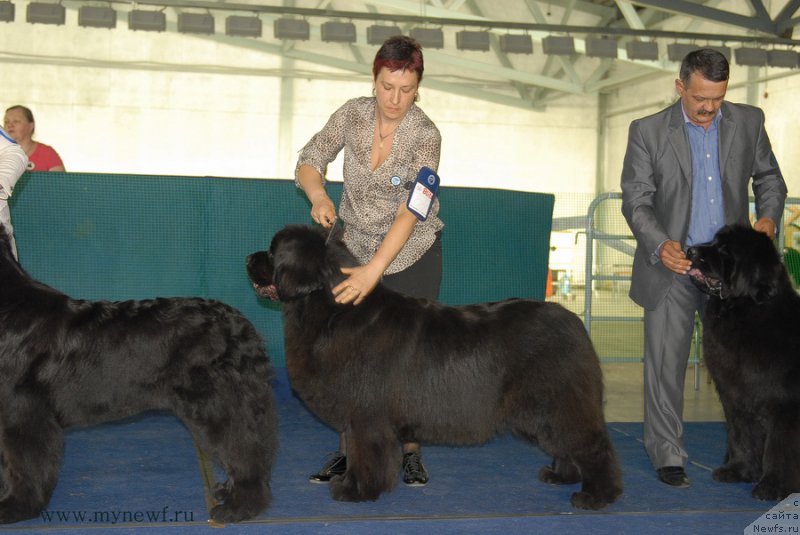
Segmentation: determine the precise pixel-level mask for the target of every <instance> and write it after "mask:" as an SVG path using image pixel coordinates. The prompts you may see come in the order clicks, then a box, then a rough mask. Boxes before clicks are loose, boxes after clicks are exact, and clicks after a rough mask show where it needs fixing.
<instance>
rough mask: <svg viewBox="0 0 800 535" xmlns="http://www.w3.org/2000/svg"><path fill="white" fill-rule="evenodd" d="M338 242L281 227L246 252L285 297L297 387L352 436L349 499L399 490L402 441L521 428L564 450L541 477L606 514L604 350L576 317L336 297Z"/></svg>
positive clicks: (522, 306)
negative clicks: (568, 487) (600, 353)
mask: <svg viewBox="0 0 800 535" xmlns="http://www.w3.org/2000/svg"><path fill="white" fill-rule="evenodd" d="M353 265H356V262H355V259H354V258H353V257H352V255H351V254H350V253H349V251H348V250H347V249H346V247H345V246H344V244H342V243H341V242H340V241H336V240H334V241H331V242H330V243H328V244H326V240H325V235H324V233H323V232H319V231H317V230H315V229H312V228H310V227H305V226H289V227H286V228H284V229H283V230H281V231H280V232H278V233H277V234H276V235H275V236H274V238H273V240H272V244H271V247H270V249H269V251H262V252H257V253H253V254H252V255H250V256H249V257H248V259H247V267H248V273H249V274H250V278H251V279H252V281H253V283H254V285H255V287H256V289H257V290H258V292H259V294H260V295H262V296H265V297H270V296H272V297H277V298H279V299H280V301H281V302H282V308H283V314H284V334H285V347H286V365H287V370H288V373H289V378H290V380H291V384H292V387H293V389H294V390H295V391H296V392H297V393H298V395H299V396H300V398H301V399H302V400H303V401H304V402H305V404H306V405H307V406H308V407H309V408H310V410H311V411H313V412H314V413H315V414H316V415H317V416H318V417H319V418H320V419H322V420H323V421H325V422H327V423H328V424H330V425H331V426H332V427H333V428H335V429H336V430H337V431H339V432H344V433H345V438H346V442H347V471H346V473H345V474H344V475H343V476H340V477H336V478H334V479H333V480H332V481H331V484H330V487H331V494H332V496H333V498H335V499H337V500H345V501H361V500H375V499H377V498H378V496H379V495H380V494H381V493H383V492H387V491H389V490H391V489H392V488H393V487H394V486H395V484H396V480H397V475H398V467H399V466H400V464H401V462H400V461H401V444H402V443H404V442H423V443H441V444H454V445H461V444H463V445H466V444H480V443H483V442H485V441H487V440H489V439H490V438H492V437H493V436H494V435H495V434H496V433H500V432H506V431H511V432H513V433H515V434H517V435H518V436H520V437H522V438H524V439H525V440H527V441H529V442H531V443H533V444H536V445H538V446H540V447H541V448H542V449H543V450H544V451H545V452H547V453H548V454H550V455H552V456H553V458H554V460H553V463H552V465H549V466H546V467H544V468H542V470H540V472H539V478H540V479H541V480H542V481H545V482H548V483H578V482H581V481H582V483H583V484H582V487H581V490H580V492H576V493H574V494H573V496H572V503H573V505H574V506H576V507H580V508H584V509H599V508H602V507H604V506H606V505H608V504H610V503H612V502H614V501H615V500H616V499H617V498H618V497H619V495H620V494H621V493H622V480H621V475H620V470H619V465H618V461H617V458H616V454H615V452H614V449H613V447H612V444H611V442H610V440H609V437H608V433H607V429H606V425H605V420H604V418H603V408H602V389H603V385H602V375H601V370H600V365H599V361H598V358H597V355H596V353H595V351H594V349H593V347H592V344H591V341H590V340H589V337H588V336H587V334H586V331H585V329H584V327H583V324H582V323H581V321H580V319H578V317H577V316H575V315H574V314H572V313H571V312H569V311H567V310H566V309H564V308H562V307H561V306H559V305H557V304H553V303H542V302H536V301H531V300H521V299H515V300H508V301H503V302H499V303H487V304H476V305H469V306H460V307H453V306H446V305H443V304H440V303H437V302H433V301H429V300H425V299H414V298H410V297H406V296H403V295H401V294H399V293H396V292H393V291H391V290H389V289H387V288H385V287H383V286H382V285H378V286H377V287H376V288H375V290H374V291H373V292H372V293H371V294H370V295H369V296H367V298H366V299H365V300H364V301H363V302H362V303H361V304H359V305H358V306H353V305H337V304H336V303H335V302H334V299H333V296H332V293H331V288H332V286H334V285H335V284H337V283H338V282H340V281H341V280H342V278H343V277H342V274H341V271H340V267H342V266H353Z"/></svg>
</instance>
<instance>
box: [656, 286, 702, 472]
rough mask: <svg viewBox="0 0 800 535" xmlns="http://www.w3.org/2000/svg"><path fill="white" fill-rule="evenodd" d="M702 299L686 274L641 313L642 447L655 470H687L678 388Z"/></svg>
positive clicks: (683, 372)
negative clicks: (679, 468)
mask: <svg viewBox="0 0 800 535" xmlns="http://www.w3.org/2000/svg"><path fill="white" fill-rule="evenodd" d="M706 301H707V297H706V295H705V294H703V293H702V292H700V290H698V289H697V288H695V286H694V285H693V284H692V282H691V281H690V280H689V277H687V276H679V275H675V281H674V283H673V284H672V287H671V288H670V290H669V292H668V293H667V296H666V297H665V298H664V300H663V301H662V302H661V303H660V304H659V305H658V306H657V307H656V308H655V309H654V310H645V311H644V346H645V348H644V446H645V449H646V450H647V454H648V455H649V457H650V461H651V462H652V463H653V466H654V467H655V468H661V467H663V466H686V460H687V458H688V454H687V452H686V449H685V448H684V445H683V387H684V384H685V381H686V366H687V363H688V361H689V351H690V349H691V345H692V332H693V330H694V318H695V312H699V313H700V316H701V317H702V316H703V313H704V312H705V304H706Z"/></svg>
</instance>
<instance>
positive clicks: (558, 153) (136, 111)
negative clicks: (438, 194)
mask: <svg viewBox="0 0 800 535" xmlns="http://www.w3.org/2000/svg"><path fill="white" fill-rule="evenodd" d="M16 6H17V16H16V20H15V21H14V22H12V23H0V51H2V52H0V68H2V80H3V91H2V94H1V95H2V96H0V106H2V109H3V110H4V109H5V108H6V107H8V106H10V105H13V104H23V105H26V106H28V107H30V108H31V109H32V110H33V112H34V115H35V118H36V125H37V129H36V136H35V138H36V139H38V140H40V141H42V142H44V143H47V144H50V145H53V146H54V147H55V148H56V149H57V150H58V152H59V153H60V155H61V156H62V158H63V159H64V162H65V165H66V167H67V170H68V171H81V172H110V173H141V174H167V175H198V176H204V175H208V176H234V177H260V178H288V177H290V176H291V175H292V173H293V170H294V163H295V159H296V154H297V151H298V150H300V148H301V147H302V146H303V145H304V144H305V142H306V141H307V140H308V139H309V138H310V137H311V135H313V133H314V132H316V131H317V130H319V129H320V128H321V127H322V126H323V124H324V123H325V121H326V120H327V119H328V117H329V116H330V114H331V113H332V112H333V111H334V110H335V109H336V108H337V107H338V106H340V105H341V104H342V103H343V102H344V101H345V100H346V99H348V98H352V97H355V96H360V95H369V94H371V91H372V83H371V78H370V77H369V76H367V75H365V76H360V77H359V76H357V75H352V74H349V75H345V76H342V75H341V73H338V74H339V76H338V77H339V78H340V79H341V80H335V79H318V78H315V77H314V76H313V75H310V76H309V77H308V78H293V79H289V80H287V81H283V82H282V79H281V78H280V76H279V75H280V72H281V67H282V61H284V60H282V59H281V58H280V57H279V56H278V55H273V54H265V53H263V52H254V51H250V50H247V49H246V48H238V47H233V46H229V45H226V44H221V43H217V42H213V41H210V40H208V39H203V38H198V37H195V36H188V35H183V34H179V33H177V32H175V31H167V32H164V33H153V32H141V31H140V32H135V31H131V30H128V29H127V21H126V18H125V17H124V16H120V17H119V21H118V27H117V28H116V29H114V30H106V29H92V28H81V27H79V26H78V24H77V13H76V12H75V11H74V10H70V9H68V10H67V23H66V24H65V25H64V26H50V25H41V24H28V23H26V22H25V20H24V19H25V4H24V3H23V2H16ZM218 24H220V21H219V20H218ZM265 27H266V28H267V32H266V33H269V34H271V31H269V28H268V23H265ZM217 31H220V30H219V29H218V30H217ZM265 39H269V38H267V37H265ZM275 44H276V45H277V44H279V42H277V41H276V42H275ZM319 44H320V46H338V45H330V44H325V43H319ZM42 57H46V58H47V61H46V62H45V63H39V62H40V61H41V58H42ZM76 57H77V58H87V59H91V60H95V61H102V62H105V64H106V65H107V66H104V67H102V68H98V67H86V66H74V64H75V62H74V61H73V60H69V61H68V63H69V64H68V65H56V64H54V63H59V62H67V59H66V58H76ZM165 64H169V65H178V66H180V65H182V64H187V65H192V66H208V69H207V70H208V71H209V72H208V73H200V74H199V73H192V72H174V70H173V71H170V70H160V69H163V68H164V65H165ZM137 66H140V67H143V68H145V70H136V69H135V68H133V67H137ZM214 66H225V67H229V68H241V69H250V70H256V69H257V70H258V72H252V71H251V73H249V74H246V75H230V74H216V73H214V72H213V70H214ZM295 67H297V68H300V69H303V68H305V69H306V70H308V71H309V72H311V71H312V68H313V69H314V70H319V67H317V66H310V65H308V66H304V65H303V64H302V62H299V61H298V62H296V63H295ZM262 73H263V74H262ZM430 73H431V67H430V66H428V69H427V70H426V75H430ZM421 95H422V100H421V101H420V106H421V107H422V108H423V110H425V112H426V113H427V114H428V115H429V116H430V117H431V118H432V119H433V120H434V122H435V123H436V124H437V126H438V127H439V129H440V130H441V132H442V137H443V146H442V158H441V163H440V174H441V176H442V180H443V183H444V184H446V185H458V186H484V187H494V188H503V189H519V190H525V191H545V192H560V191H580V192H591V191H593V190H594V175H595V160H596V154H595V153H596V148H595V142H596V122H597V109H596V99H595V98H591V97H590V98H576V97H572V98H568V99H563V100H561V101H558V102H556V103H555V104H553V105H551V106H549V107H548V108H547V109H546V110H545V111H527V110H521V109H516V108H509V107H506V106H501V105H495V104H489V103H486V102H483V101H477V100H472V99H469V98H465V97H458V96H453V95H451V94H448V93H444V92H441V91H435V90H432V89H427V88H426V87H425V80H423V83H422V87H421ZM282 121H283V122H282ZM281 125H283V126H281ZM281 128H283V130H281ZM281 131H282V132H284V139H279V132H281ZM287 133H288V135H287ZM286 137H288V138H290V139H285V138H286ZM329 176H330V178H331V179H334V180H335V179H338V178H340V177H341V159H340V160H339V161H337V162H336V163H335V164H333V165H332V166H331V167H330V169H329Z"/></svg>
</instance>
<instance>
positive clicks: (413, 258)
mask: <svg viewBox="0 0 800 535" xmlns="http://www.w3.org/2000/svg"><path fill="white" fill-rule="evenodd" d="M423 70H424V64H423V58H422V47H421V46H420V45H419V43H417V42H416V41H415V40H414V39H412V38H410V37H406V36H396V37H391V38H389V39H388V40H386V42H384V43H383V45H382V46H381V47H380V49H379V50H378V53H377V54H376V56H375V60H374V62H373V67H372V74H373V96H372V97H360V98H355V99H352V100H349V101H348V102H346V103H345V104H344V105H343V106H342V107H340V108H339V109H338V110H337V111H336V112H334V114H333V115H332V116H331V117H330V119H329V120H328V122H327V124H326V125H325V126H324V128H323V129H322V130H321V131H320V132H318V133H317V134H316V135H314V136H313V137H312V138H311V140H310V141H309V142H308V144H307V145H306V146H305V147H304V148H303V149H302V150H301V152H300V157H299V159H298V162H297V168H296V174H295V176H296V183H297V185H298V186H299V187H300V188H302V190H303V191H304V192H305V194H306V196H307V197H308V200H309V201H310V202H311V217H312V219H313V220H314V221H315V222H317V223H319V224H320V225H322V226H323V227H325V228H329V229H330V228H331V227H332V226H333V225H334V223H335V222H336V220H337V214H336V207H335V206H334V204H333V201H332V200H331V199H330V197H329V196H328V195H327V193H326V191H325V179H324V174H325V170H326V167H327V165H328V164H329V163H330V162H332V161H333V160H334V159H335V158H336V157H337V155H338V154H339V152H340V151H341V150H342V149H344V168H343V174H344V177H343V178H344V189H343V192H342V199H341V205H340V209H339V216H340V217H341V219H342V221H343V222H344V234H343V240H344V243H345V244H346V245H347V247H348V248H349V249H350V251H351V252H352V253H353V254H354V255H355V256H356V258H357V259H358V260H359V262H360V263H361V265H360V266H359V267H355V268H351V269H349V268H344V269H342V272H343V273H344V274H345V275H347V276H348V278H347V279H346V280H345V281H343V282H342V283H341V284H339V285H338V286H336V287H335V288H333V293H334V295H335V299H336V301H337V302H338V303H342V304H353V305H355V306H357V305H358V304H359V303H361V302H362V301H363V300H364V298H366V297H367V295H369V293H370V292H371V291H372V290H373V289H374V288H375V286H376V285H377V284H378V283H379V282H382V283H383V284H384V285H385V286H387V287H389V288H391V289H393V290H396V291H398V292H401V293H404V294H406V295H409V296H413V297H424V298H429V299H436V298H437V297H438V295H439V286H440V284H441V279H442V248H441V242H440V231H441V230H442V228H443V227H444V224H443V223H442V221H441V220H440V219H439V217H438V212H439V201H438V200H435V201H434V202H433V205H432V207H431V210H430V213H429V215H428V217H427V218H426V219H425V220H424V221H418V219H417V217H416V216H415V215H414V214H413V213H412V212H410V211H409V210H408V208H407V207H406V200H407V199H408V196H409V191H410V190H411V188H412V186H413V184H414V180H415V178H416V176H417V173H418V172H419V171H420V169H421V168H422V167H423V166H425V167H428V168H430V169H432V170H434V171H436V170H437V169H438V166H439V153H440V150H441V135H440V134H439V130H438V129H437V128H436V126H435V125H434V124H433V122H432V121H431V120H430V119H429V118H428V117H427V116H426V115H425V113H423V111H422V110H421V109H420V108H419V107H418V106H417V105H416V104H415V102H416V101H417V100H418V98H419V93H418V90H419V84H420V82H421V81H422V73H423ZM346 448H347V445H346V444H345V440H344V436H343V435H342V436H340V442H339V451H337V452H335V453H334V454H333V455H332V457H331V458H330V460H329V461H328V462H327V463H326V464H325V466H324V467H323V468H322V470H320V471H319V472H318V473H316V474H313V475H312V476H311V477H310V480H311V481H312V482H318V483H323V482H327V481H329V480H330V479H331V477H333V476H335V475H340V474H343V473H344V472H345V470H346V466H347V457H346V455H347V453H346V452H347V449H346ZM403 453H404V455H403V481H404V482H405V483H406V484H407V485H411V486H421V485H425V484H426V483H427V481H428V474H427V472H426V471H425V467H424V466H423V464H422V458H421V454H420V448H419V444H416V443H407V444H404V445H403Z"/></svg>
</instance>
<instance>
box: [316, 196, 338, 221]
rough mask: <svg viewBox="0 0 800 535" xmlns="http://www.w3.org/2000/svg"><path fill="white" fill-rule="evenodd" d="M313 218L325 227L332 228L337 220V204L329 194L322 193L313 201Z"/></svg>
mask: <svg viewBox="0 0 800 535" xmlns="http://www.w3.org/2000/svg"><path fill="white" fill-rule="evenodd" d="M311 219H313V220H314V222H316V223H319V224H320V225H322V226H323V227H324V228H331V227H332V226H333V224H334V223H335V222H336V206H334V204H333V201H332V200H331V198H330V197H328V196H327V195H320V196H318V197H317V198H316V199H315V200H313V201H312V203H311Z"/></svg>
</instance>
